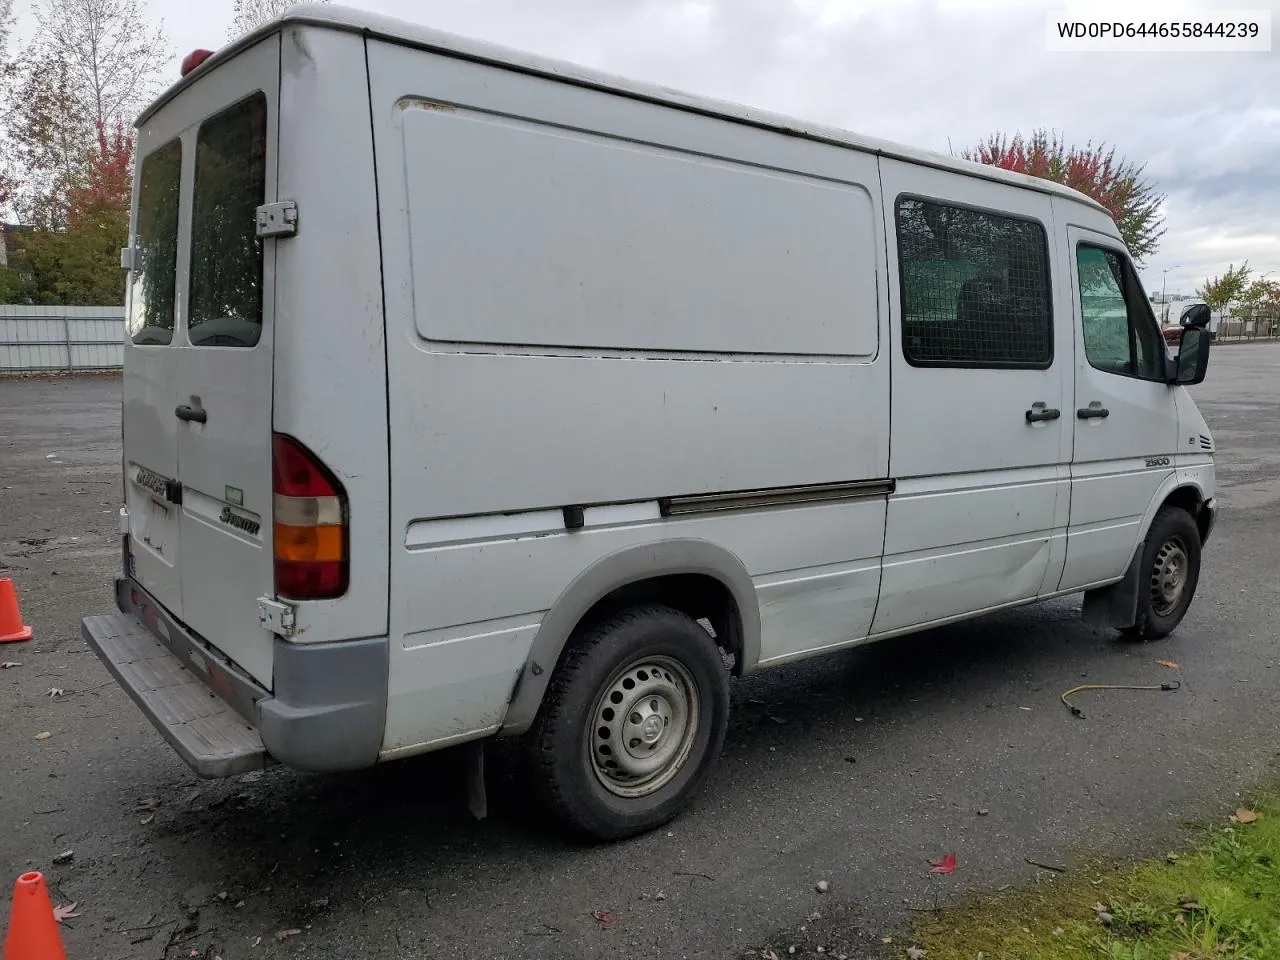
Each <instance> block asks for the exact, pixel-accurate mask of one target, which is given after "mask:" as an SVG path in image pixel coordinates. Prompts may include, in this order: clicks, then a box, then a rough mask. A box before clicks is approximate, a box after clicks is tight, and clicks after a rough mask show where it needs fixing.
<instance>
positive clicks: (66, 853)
mask: <svg viewBox="0 0 1280 960" xmlns="http://www.w3.org/2000/svg"><path fill="white" fill-rule="evenodd" d="M75 858H76V852H75V851H74V850H63V851H62V853H60V854H58V855H57V856H56V857H54V858H53V862H54V863H57V864H63V863H70V862H71V861H72V860H74V859H75Z"/></svg>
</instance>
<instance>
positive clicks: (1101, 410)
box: [1076, 407, 1111, 420]
mask: <svg viewBox="0 0 1280 960" xmlns="http://www.w3.org/2000/svg"><path fill="white" fill-rule="evenodd" d="M1076 416H1077V417H1078V418H1080V419H1081V420H1105V419H1106V418H1107V417H1109V416H1111V411H1110V410H1108V409H1107V408H1106V407H1081V408H1080V409H1079V410H1077V411H1076Z"/></svg>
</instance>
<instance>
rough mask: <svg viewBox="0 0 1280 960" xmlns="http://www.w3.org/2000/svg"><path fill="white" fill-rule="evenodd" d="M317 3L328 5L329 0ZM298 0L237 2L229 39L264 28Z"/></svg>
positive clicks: (316, 0) (243, 0)
mask: <svg viewBox="0 0 1280 960" xmlns="http://www.w3.org/2000/svg"><path fill="white" fill-rule="evenodd" d="M314 2H317V3H328V2H329V0H314ZM297 3H298V0H235V19H234V20H233V21H232V22H231V27H230V28H229V29H228V30H227V37H228V38H229V39H231V40H234V39H235V38H236V37H240V36H243V35H244V34H246V33H248V32H249V31H250V30H253V29H255V28H256V27H260V26H262V24H264V23H266V22H267V21H268V20H270V19H271V18H272V17H276V16H279V15H280V14H282V13H284V12H285V11H286V10H288V9H289V8H290V7H292V6H296V5H297Z"/></svg>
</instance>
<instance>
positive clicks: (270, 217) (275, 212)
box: [257, 200, 298, 237]
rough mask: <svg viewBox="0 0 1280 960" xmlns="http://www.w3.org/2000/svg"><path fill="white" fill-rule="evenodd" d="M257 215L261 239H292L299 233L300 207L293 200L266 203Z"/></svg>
mask: <svg viewBox="0 0 1280 960" xmlns="http://www.w3.org/2000/svg"><path fill="white" fill-rule="evenodd" d="M257 215H258V236H260V237H292V236H293V235H294V234H296V233H297V232H298V205H297V204H296V203H294V202H293V201H292V200H281V201H280V202H279V203H264V204H263V205H262V206H260V207H259V208H258V210H257Z"/></svg>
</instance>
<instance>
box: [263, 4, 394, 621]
mask: <svg viewBox="0 0 1280 960" xmlns="http://www.w3.org/2000/svg"><path fill="white" fill-rule="evenodd" d="M367 76H368V74H367V71H366V67H365V57H364V40H363V39H362V38H361V37H360V36H358V35H357V34H352V33H340V32H336V31H330V30H320V29H314V28H307V27H298V26H289V27H288V28H287V29H286V30H285V32H284V37H283V45H282V48H281V78H280V102H281V116H282V118H283V122H282V123H281V126H280V181H279V183H280V187H279V196H280V199H281V200H294V201H296V202H297V204H298V208H299V225H298V232H297V235H296V236H293V237H290V238H288V239H286V240H282V241H280V242H279V243H278V244H277V249H278V252H277V255H276V313H275V316H276V325H277V332H276V361H275V363H276V365H275V420H274V429H275V430H276V431H278V432H282V433H286V434H289V435H290V436H293V437H295V438H297V439H298V440H300V441H301V442H302V443H303V444H305V445H306V446H307V447H308V448H310V449H311V451H312V452H314V453H315V454H316V455H317V456H318V457H319V458H320V459H321V460H322V461H323V462H324V463H325V464H326V465H327V466H328V467H329V469H330V470H332V471H333V472H334V474H335V475H336V476H337V478H338V479H339V480H340V481H341V482H342V485H343V486H344V487H345V488H346V492H347V496H348V498H349V501H350V504H351V516H350V542H349V545H348V550H349V555H350V560H351V585H350V588H349V589H348V591H347V593H346V595H345V596H343V597H341V598H340V599H337V600H326V601H308V602H307V603H303V604H299V605H298V614H297V619H298V628H297V631H296V633H295V636H294V637H293V640H294V641H295V642H300V643H320V642H324V641H329V640H345V639H356V638H364V637H374V636H385V635H386V630H387V564H388V558H387V540H388V536H389V528H388V503H387V499H388V488H389V480H388V465H387V429H386V422H387V383H386V341H385V337H384V324H383V312H382V311H383V306H382V276H381V263H380V258H379V246H378V244H379V238H378V201H377V189H376V184H375V181H374V163H373V143H372V138H371V136H370V130H369V93H368V86H367Z"/></svg>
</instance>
